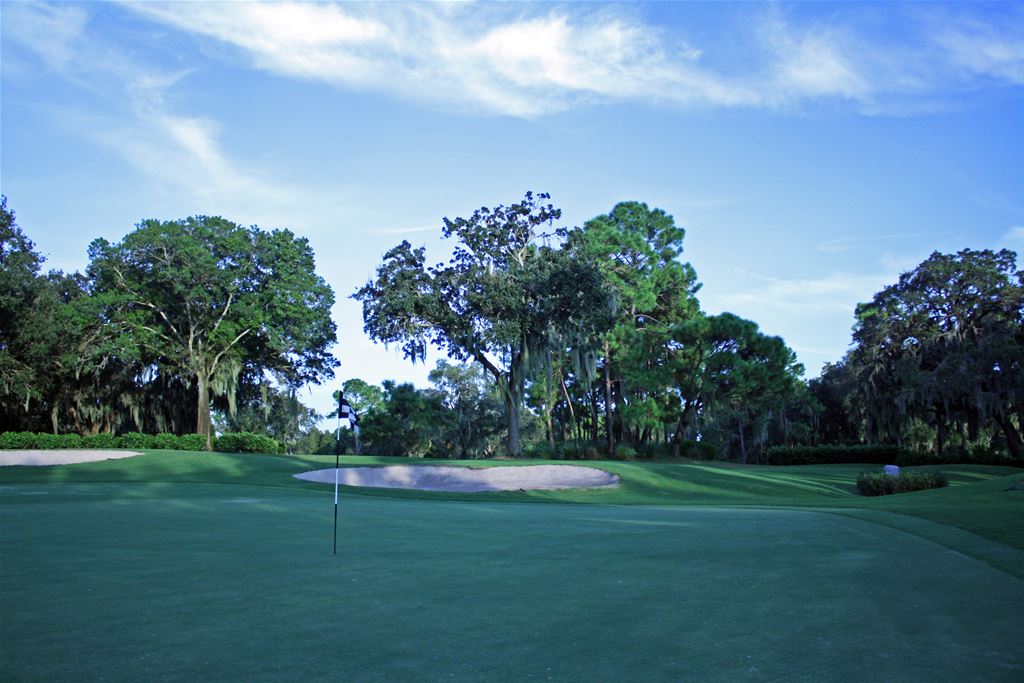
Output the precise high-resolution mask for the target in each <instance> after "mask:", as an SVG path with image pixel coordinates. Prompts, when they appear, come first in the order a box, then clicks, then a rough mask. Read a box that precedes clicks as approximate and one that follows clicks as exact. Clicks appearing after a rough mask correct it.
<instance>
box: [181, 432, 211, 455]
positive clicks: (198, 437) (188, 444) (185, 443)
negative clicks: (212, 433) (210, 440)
mask: <svg viewBox="0 0 1024 683" xmlns="http://www.w3.org/2000/svg"><path fill="white" fill-rule="evenodd" d="M178 448H179V449H180V450H183V451H205V450H206V437H205V436H203V435H202V434H182V435H181V436H179V437H178Z"/></svg>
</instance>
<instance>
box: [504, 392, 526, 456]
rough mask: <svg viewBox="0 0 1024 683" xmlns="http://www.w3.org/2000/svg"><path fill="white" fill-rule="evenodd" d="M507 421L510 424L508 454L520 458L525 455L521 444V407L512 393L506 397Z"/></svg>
mask: <svg viewBox="0 0 1024 683" xmlns="http://www.w3.org/2000/svg"><path fill="white" fill-rule="evenodd" d="M505 419H506V421H507V422H508V454H509V456H510V457H513V458H518V457H519V456H521V455H522V454H523V449H522V446H521V444H520V443H519V406H518V405H516V402H515V399H513V398H512V396H511V392H509V393H508V394H506V396H505Z"/></svg>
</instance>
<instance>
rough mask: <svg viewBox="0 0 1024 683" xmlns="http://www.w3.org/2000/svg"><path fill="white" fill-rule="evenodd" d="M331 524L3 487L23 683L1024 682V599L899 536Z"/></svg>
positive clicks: (714, 528) (591, 519) (826, 517)
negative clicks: (1022, 643) (78, 682)
mask: <svg viewBox="0 0 1024 683" xmlns="http://www.w3.org/2000/svg"><path fill="white" fill-rule="evenodd" d="M331 501H332V498H331V496H330V494H329V493H328V492H327V491H326V490H316V491H311V490H300V489H295V488H291V489H288V488H281V489H278V488H272V487H265V486H247V485H231V486H224V485H211V484H189V483H148V484H134V483H118V484H101V483H74V484H32V483H25V484H16V485H13V484H7V485H4V486H2V487H0V525H2V526H0V544H2V545H0V548H2V554H0V578H2V583H0V615H2V616H0V619H2V624H0V629H2V630H0V634H2V636H0V670H2V671H3V672H4V673H3V677H4V679H6V680H44V679H45V680H59V679H100V678H110V679H120V680H126V679H128V680H136V679H147V680H180V679H183V678H197V679H206V680H281V679H289V680H298V679H313V680H317V679H333V680H360V681H367V680H381V681H385V680H387V681H391V680H446V681H447V680H453V679H454V680H469V681H477V680H514V681H523V680H534V679H540V680H549V679H550V680H588V681H590V680H594V681H635V680H643V681H652V680H702V681H705V680H723V681H735V680H744V679H746V680H789V681H793V680H807V681H822V680H828V681H844V680H849V681H862V680H865V679H884V680H929V681H938V680H951V681H952V680H963V679H968V680H986V681H995V680H1007V681H1010V680H1014V681H1017V680H1021V678H1022V676H1024V655H1022V654H1021V651H1020V648H1019V634H1020V632H1021V628H1022V627H1024V611H1022V609H1021V606H1022V605H1024V582H1022V581H1021V580H1020V579H1018V578H1015V577H1013V576H1011V575H1009V574H1006V573H1004V572H1002V571H1000V570H998V569H994V568H993V567H991V566H989V565H986V564H983V563H981V562H979V561H977V560H974V559H972V558H970V557H967V556H965V555H963V554H960V553H958V552H954V551H952V550H949V549H947V548H946V547H943V546H941V545H938V544H936V543H933V542H930V541H928V540H925V539H924V538H922V537H921V535H912V534H909V533H906V532H904V531H902V530H900V529H898V528H893V527H892V526H886V525H885V524H884V519H883V517H884V516H885V515H891V516H892V517H894V518H895V517H898V515H892V513H886V512H877V513H876V512H873V513H872V514H873V515H876V516H878V519H877V520H873V521H872V520H868V519H862V518H858V517H850V516H844V515H841V514H840V515H837V514H829V513H824V512H814V511H798V510H783V509H732V508H699V507H694V508H679V507H647V506H630V507H622V506H595V505H560V504H544V505H537V504H516V503H497V502H493V503H492V502H480V503H464V502H452V501H429V500H407V499H388V498H378V497H365V496H352V495H348V496H346V497H344V498H343V499H342V505H341V517H340V528H339V553H338V555H337V557H333V556H331V554H330V550H331V548H330V541H331V530H332V516H331V513H332V507H331ZM876 521H882V522H883V523H881V524H880V523H876ZM923 523H925V524H930V523H928V522H923Z"/></svg>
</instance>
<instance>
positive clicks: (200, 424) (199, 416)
mask: <svg viewBox="0 0 1024 683" xmlns="http://www.w3.org/2000/svg"><path fill="white" fill-rule="evenodd" d="M209 382H210V380H209V378H208V377H207V376H206V373H205V372H197V373H196V389H197V392H196V434H201V435H203V436H205V437H206V450H208V451H209V450H213V447H212V444H211V443H210V432H211V431H212V430H211V428H210V386H209Z"/></svg>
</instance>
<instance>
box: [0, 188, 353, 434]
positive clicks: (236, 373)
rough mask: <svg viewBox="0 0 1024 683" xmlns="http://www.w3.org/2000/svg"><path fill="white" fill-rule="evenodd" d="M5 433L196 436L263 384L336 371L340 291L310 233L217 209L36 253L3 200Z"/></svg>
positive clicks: (0, 290) (0, 338)
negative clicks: (77, 267) (249, 223)
mask: <svg viewBox="0 0 1024 683" xmlns="http://www.w3.org/2000/svg"><path fill="white" fill-rule="evenodd" d="M0 241H2V247H0V262H2V265H0V278H2V281H0V376H2V377H3V380H2V382H0V430H4V431H14V430H26V431H52V432H53V433H61V432H76V433H79V434H96V433H98V432H111V433H122V432H133V431H134V432H142V433H158V432H164V433H172V434H186V433H194V434H201V435H203V436H204V437H206V439H207V442H209V438H210V435H211V431H212V424H213V422H212V420H213V414H214V412H219V413H223V414H224V415H226V416H227V417H228V419H235V416H236V414H237V411H238V407H239V405H240V404H241V405H242V406H246V407H252V406H254V405H257V404H259V403H260V402H261V399H262V401H263V403H264V404H265V405H266V406H268V407H269V404H267V400H268V389H273V390H274V392H276V393H282V392H284V393H286V394H287V393H289V392H290V393H291V394H292V395H293V396H294V389H295V388H296V387H299V386H302V385H303V384H305V383H307V382H317V381H321V380H323V379H326V378H329V377H331V376H332V374H333V368H334V367H335V366H336V365H337V361H336V360H335V359H334V358H333V357H332V356H331V355H330V353H329V351H328V350H329V348H330V346H331V345H332V344H333V343H334V342H335V338H336V336H335V326H334V322H333V321H332V320H331V318H330V307H331V305H332V304H333V303H334V293H333V291H332V290H331V288H330V287H329V286H328V285H327V283H326V282H325V281H324V280H323V278H321V277H320V276H318V275H316V273H315V268H314V257H313V251H312V249H311V248H310V246H309V243H308V241H307V240H306V239H304V238H301V237H297V236H296V235H294V234H293V233H291V232H290V231H288V230H273V231H264V230H260V229H258V228H255V227H251V228H244V227H242V226H239V225H236V224H234V223H232V222H230V221H228V220H225V219H223V218H217V217H207V216H199V217H193V218H187V219H184V220H178V221H157V220H146V221H143V222H141V223H140V224H139V225H138V226H137V227H136V229H135V230H134V231H133V232H131V233H129V234H128V235H127V236H125V238H124V239H123V240H121V241H120V242H117V243H111V242H108V241H107V240H104V239H97V240H94V241H93V242H92V243H91V244H90V245H89V264H88V266H87V268H86V269H85V271H84V272H83V273H73V274H67V273H63V272H60V271H50V272H48V273H46V274H41V273H40V270H41V266H42V258H41V257H40V256H39V254H38V253H37V252H36V251H35V248H34V244H33V243H32V241H31V240H30V239H29V238H28V237H27V236H26V235H25V234H24V232H23V231H22V230H21V229H20V228H19V227H18V225H17V224H16V222H15V216H14V213H13V211H10V210H9V209H8V208H7V201H6V198H4V199H3V204H2V207H0Z"/></svg>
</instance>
